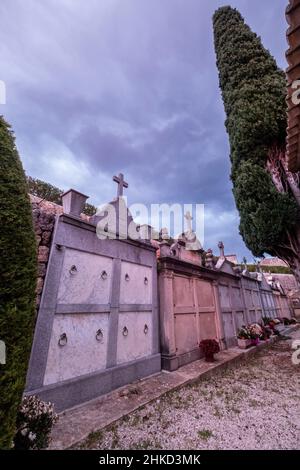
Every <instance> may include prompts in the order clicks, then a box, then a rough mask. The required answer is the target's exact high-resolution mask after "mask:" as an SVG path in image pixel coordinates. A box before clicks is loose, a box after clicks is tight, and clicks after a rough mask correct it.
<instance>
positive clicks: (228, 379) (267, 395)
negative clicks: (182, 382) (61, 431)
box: [80, 331, 300, 450]
mask: <svg viewBox="0 0 300 470" xmlns="http://www.w3.org/2000/svg"><path fill="white" fill-rule="evenodd" d="M293 337H294V339H295V338H296V337H298V338H300V334H299V331H298V332H296V333H294V334H293ZM299 379H300V365H298V366H296V365H293V364H292V362H291V341H289V340H282V341H280V342H278V343H276V344H275V345H273V346H272V348H271V349H269V350H268V351H266V350H265V351H261V352H260V353H258V354H257V355H256V356H255V357H254V358H252V359H251V360H250V361H249V362H248V363H247V364H246V365H243V366H238V367H236V368H235V369H233V370H231V371H227V372H223V373H219V374H217V375H216V376H215V377H214V378H211V379H209V380H202V381H201V382H199V383H197V384H195V385H192V386H187V387H184V388H183V389H181V390H179V391H175V392H171V393H169V394H168V395H166V396H164V397H163V398H162V399H161V400H157V401H156V402H155V403H152V404H149V405H146V406H145V407H144V408H143V409H141V410H139V411H136V412H134V413H132V414H131V415H129V416H127V417H125V418H123V419H122V420H120V421H118V422H117V423H115V424H114V425H113V426H111V427H110V428H108V429H105V430H103V431H99V432H96V433H93V434H91V435H90V436H89V438H88V439H87V440H86V441H85V442H84V443H83V444H82V445H81V446H80V448H84V449H166V450H167V449H299V448H300V393H299V391H300V380H299Z"/></svg>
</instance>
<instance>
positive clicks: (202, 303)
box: [158, 241, 225, 371]
mask: <svg viewBox="0 0 300 470" xmlns="http://www.w3.org/2000/svg"><path fill="white" fill-rule="evenodd" d="M158 263H159V265H158V273H159V274H158V285H159V311H160V334H161V354H162V368H163V369H166V370H170V371H172V370H176V369H178V368H179V367H180V366H182V365H184V364H187V363H189V362H192V361H194V360H196V359H199V358H200V357H201V352H200V349H199V343H200V341H201V340H202V339H207V338H211V339H217V340H218V341H219V342H220V344H221V347H223V348H225V338H224V328H223V323H222V319H221V316H220V305H219V294H218V286H217V276H218V274H217V273H216V272H215V271H214V270H212V269H209V268H207V267H204V266H202V258H201V251H200V250H199V251H188V250H186V249H185V243H184V242H177V243H175V244H173V245H171V244H170V243H169V242H168V241H163V242H162V243H161V244H160V249H159V257H158Z"/></svg>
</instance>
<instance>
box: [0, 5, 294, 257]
mask: <svg viewBox="0 0 300 470" xmlns="http://www.w3.org/2000/svg"><path fill="white" fill-rule="evenodd" d="M231 4H232V5H233V6H236V7H237V8H238V9H239V10H240V11H241V13H242V14H243V15H244V16H245V18H246V21H247V22H248V23H249V24H250V25H251V27H252V28H253V29H254V30H255V31H256V32H257V33H258V34H259V35H260V36H261V37H262V39H263V42H264V44H265V45H266V47H268V48H269V49H270V50H271V52H272V54H273V55H275V57H276V58H277V60H278V62H279V64H280V65H281V66H282V67H285V61H284V50H285V48H286V43H285V29H286V24H285V18H284V10H285V6H286V1H284V0H276V2H274V0H265V1H264V2H261V1H260V0H249V1H247V0H235V1H232V2H231ZM220 5H222V2H221V1H219V0H164V1H162V0H151V1H150V0H101V1H97V0H89V1H88V2H87V1H84V0H60V1H57V0H44V1H43V2H40V1H38V0H27V1H26V2H24V1H22V0H2V1H1V4H0V25H1V27H0V79H1V80H4V81H5V83H6V87H7V104H6V105H5V106H1V109H0V112H1V113H3V114H4V115H5V117H6V118H7V120H9V121H10V122H11V124H12V125H13V128H14V130H15V132H16V137H17V145H18V148H19V151H20V154H21V157H22V160H23V163H24V167H25V169H26V171H27V173H28V174H31V175H32V176H35V177H39V178H42V179H45V180H47V181H49V182H51V183H52V184H55V185H58V186H60V187H63V188H65V189H67V188H68V187H76V188H77V189H79V190H82V191H84V192H87V193H88V194H90V195H91V202H93V203H95V204H97V203H98V202H104V201H106V200H109V199H111V198H112V197H113V195H114V192H115V188H114V187H113V183H112V182H111V177H112V174H114V173H116V172H119V171H123V172H124V173H125V176H126V179H127V180H128V181H129V183H130V187H129V189H128V191H127V193H128V194H127V195H128V199H129V202H142V203H146V204H149V203H151V202H153V203H159V202H161V203H162V202H180V203H204V204H205V205H206V226H205V227H206V232H205V236H206V247H207V246H208V245H211V246H212V247H215V246H216V243H217V242H218V240H219V239H224V241H225V242H226V243H225V245H226V250H227V251H231V252H237V253H238V254H239V255H240V256H242V255H243V254H244V253H247V250H246V248H245V247H244V245H243V243H242V241H241V238H240V237H239V235H238V216H237V213H236V211H235V205H234V200H233V197H232V192H231V183H230V179H229V174H230V162H229V158H228V154H229V148H228V138H227V135H226V133H225V128H224V119H225V116H224V111H223V106H222V102H221V98H220V92H219V89H218V77H217V70H216V66H215V55H214V49H213V34H212V23H211V17H212V14H213V12H214V10H215V9H216V8H217V7H219V6H220ZM275 33H276V34H275Z"/></svg>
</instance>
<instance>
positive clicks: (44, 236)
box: [42, 231, 52, 246]
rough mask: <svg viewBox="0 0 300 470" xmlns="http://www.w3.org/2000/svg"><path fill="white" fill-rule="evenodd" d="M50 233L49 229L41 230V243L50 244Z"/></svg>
mask: <svg viewBox="0 0 300 470" xmlns="http://www.w3.org/2000/svg"><path fill="white" fill-rule="evenodd" d="M51 235H52V232H50V231H46V232H43V234H42V244H43V245H47V246H48V245H50V240H51Z"/></svg>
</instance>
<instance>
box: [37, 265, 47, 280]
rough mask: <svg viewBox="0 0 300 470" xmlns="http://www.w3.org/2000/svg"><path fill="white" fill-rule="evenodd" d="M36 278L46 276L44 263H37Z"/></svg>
mask: <svg viewBox="0 0 300 470" xmlns="http://www.w3.org/2000/svg"><path fill="white" fill-rule="evenodd" d="M37 271H38V276H39V277H44V276H45V275H46V264H45V263H38V269H37Z"/></svg>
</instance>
